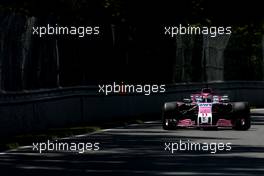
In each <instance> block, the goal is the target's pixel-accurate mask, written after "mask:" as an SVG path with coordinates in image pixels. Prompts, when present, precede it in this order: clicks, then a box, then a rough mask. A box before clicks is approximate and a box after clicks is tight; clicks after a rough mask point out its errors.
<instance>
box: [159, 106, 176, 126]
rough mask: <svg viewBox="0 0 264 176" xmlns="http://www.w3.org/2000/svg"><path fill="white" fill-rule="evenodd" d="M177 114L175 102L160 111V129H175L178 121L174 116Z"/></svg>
mask: <svg viewBox="0 0 264 176" xmlns="http://www.w3.org/2000/svg"><path fill="white" fill-rule="evenodd" d="M177 112H178V105H177V102H168V103H165V104H164V107H163V109H162V127H163V129H164V130H173V129H176V128H177V124H178V121H177V119H175V116H176V114H177Z"/></svg>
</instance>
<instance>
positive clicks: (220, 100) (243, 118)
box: [162, 88, 251, 130]
mask: <svg viewBox="0 0 264 176" xmlns="http://www.w3.org/2000/svg"><path fill="white" fill-rule="evenodd" d="M162 126H163V129H165V130H171V129H177V128H179V127H198V128H217V127H232V128H233V129H235V130H248V129H249V128H250V126H251V120H250V108H249V105H248V103H247V102H230V101H229V98H228V96H227V95H223V96H221V95H217V94H215V93H213V92H212V89H210V88H203V89H202V91H201V93H198V94H192V95H191V96H190V98H189V99H184V100H183V102H166V103H165V104H164V106H163V112H162Z"/></svg>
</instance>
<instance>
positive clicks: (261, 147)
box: [0, 109, 264, 176]
mask: <svg viewBox="0 0 264 176" xmlns="http://www.w3.org/2000/svg"><path fill="white" fill-rule="evenodd" d="M251 117H252V127H251V129H250V130H249V131H234V130H231V129H219V130H215V131H212V130H209V131H208V130H197V129H180V130H176V131H164V130H162V128H161V123H160V122H158V121H157V122H148V123H144V124H140V125H130V126H127V127H123V128H122V127H120V128H114V129H107V130H103V131H100V132H97V133H93V134H85V135H80V136H77V137H74V138H68V139H63V140H61V141H67V142H99V143H100V150H99V151H87V152H85V153H83V154H79V153H77V152H68V151H63V152H62V151H61V152H45V153H41V154H39V153H38V152H36V151H32V146H25V147H22V148H19V149H16V150H12V151H7V152H4V153H1V155H0V175H1V176H4V175H8V176H9V175H16V176H18V175H34V176H39V175H56V176H57V175H63V176H67V175H76V176H81V175H89V176H90V175H92V176H93V175H95V176H96V175H120V176H124V175H136V176H137V175H184V176H186V175H188V176H189V175H232V176H244V175H252V176H253V175H254V176H255V175H261V176H263V175H264V109H258V110H252V116H251ZM180 140H182V141H187V140H189V141H190V142H196V143H204V142H207V143H216V142H218V143H225V144H226V143H231V147H232V149H231V150H230V151H217V153H215V154H213V153H211V152H210V151H174V153H172V152H171V151H169V150H165V142H166V143H169V142H173V143H178V142H179V141H180Z"/></svg>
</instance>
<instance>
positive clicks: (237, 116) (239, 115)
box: [233, 102, 251, 131]
mask: <svg viewBox="0 0 264 176" xmlns="http://www.w3.org/2000/svg"><path fill="white" fill-rule="evenodd" d="M233 115H234V120H233V129H235V130H244V131H245V130H248V129H249V128H250V127H251V119H250V108H249V105H248V103H247V102H235V103H233Z"/></svg>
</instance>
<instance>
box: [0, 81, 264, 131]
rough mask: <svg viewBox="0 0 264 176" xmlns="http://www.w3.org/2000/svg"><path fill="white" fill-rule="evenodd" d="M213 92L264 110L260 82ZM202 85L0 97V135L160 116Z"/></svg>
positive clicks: (54, 91) (218, 85) (220, 86)
mask: <svg viewBox="0 0 264 176" xmlns="http://www.w3.org/2000/svg"><path fill="white" fill-rule="evenodd" d="M208 86H209V87H212V88H213V89H214V90H215V91H216V92H218V93H220V94H228V95H229V96H230V99H231V100H232V101H248V102H249V103H250V105H251V106H259V107H261V106H262V107H263V106H264V82H218V83H208ZM202 87H205V85H204V84H202V83H192V84H177V85H170V86H167V87H166V93H163V94H152V95H149V96H145V95H140V94H128V95H109V96H104V95H100V94H98V88H97V87H75V88H62V89H52V90H39V91H31V92H19V93H3V94H1V95H0V132H1V133H0V134H2V135H10V134H17V133H21V132H31V131H35V130H43V129H46V128H50V127H65V126H69V125H73V124H80V123H89V122H96V121H97V122H98V121H105V120H115V119H120V118H128V117H135V116H148V117H149V116H152V115H156V116H157V115H160V113H161V107H162V105H163V103H164V102H166V101H181V100H182V99H183V98H185V97H189V95H190V94H191V93H194V92H199V91H200V89H201V88H202Z"/></svg>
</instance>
